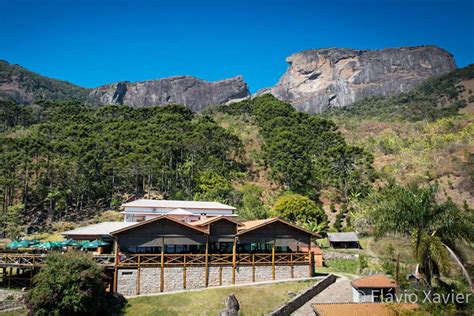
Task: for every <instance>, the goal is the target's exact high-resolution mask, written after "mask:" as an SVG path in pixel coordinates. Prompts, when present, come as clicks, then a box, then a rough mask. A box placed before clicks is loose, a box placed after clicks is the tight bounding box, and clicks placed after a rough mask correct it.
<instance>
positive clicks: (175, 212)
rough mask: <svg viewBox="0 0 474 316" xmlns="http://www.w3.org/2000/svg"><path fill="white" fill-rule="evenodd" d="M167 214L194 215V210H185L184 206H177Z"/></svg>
mask: <svg viewBox="0 0 474 316" xmlns="http://www.w3.org/2000/svg"><path fill="white" fill-rule="evenodd" d="M166 214H167V215H194V213H193V212H190V211H186V210H183V209H182V208H175V209H174V210H172V211H169V212H168V213H166Z"/></svg>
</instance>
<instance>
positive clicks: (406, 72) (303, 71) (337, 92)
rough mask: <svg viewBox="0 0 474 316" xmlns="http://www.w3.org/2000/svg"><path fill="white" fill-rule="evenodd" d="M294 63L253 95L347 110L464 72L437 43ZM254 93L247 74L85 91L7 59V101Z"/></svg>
mask: <svg viewBox="0 0 474 316" xmlns="http://www.w3.org/2000/svg"><path fill="white" fill-rule="evenodd" d="M286 60H287V62H288V63H289V67H288V69H287V71H286V72H285V73H284V74H283V75H282V76H281V78H280V79H279V81H278V83H277V84H276V85H275V86H273V87H269V88H264V89H261V90H259V91H258V92H257V93H255V94H254V95H253V96H258V95H262V94H266V93H271V94H273V95H274V96H276V97H277V98H278V99H280V100H282V101H285V102H289V103H290V104H291V105H292V106H293V107H295V108H296V109H297V110H299V111H302V112H309V113H320V112H323V111H325V110H327V109H330V108H339V107H345V106H348V105H350V104H353V103H355V102H357V101H359V100H361V99H364V98H366V97H370V96H391V95H394V94H397V93H400V92H406V91H409V90H411V89H413V88H415V87H416V86H418V85H419V84H421V82H423V81H424V80H426V79H428V78H431V77H436V76H439V75H443V74H445V73H447V72H449V71H451V70H454V69H456V64H455V62H454V57H453V55H452V54H451V53H449V52H448V51H446V50H444V49H442V48H439V47H437V46H434V45H423V46H405V47H399V48H384V49H379V50H361V49H350V48H323V49H308V50H303V51H300V52H297V53H294V54H292V55H291V56H289V57H287V59H286ZM253 96H252V95H251V94H250V92H249V88H248V85H247V83H246V82H245V81H244V79H243V77H242V76H235V77H231V78H227V79H224V80H218V81H206V80H202V79H199V78H196V77H193V76H188V75H180V76H172V77H167V78H161V79H153V80H143V81H136V82H131V81H118V82H113V83H109V84H105V85H101V86H99V87H96V88H83V87H80V86H77V85H74V84H72V83H70V82H67V81H61V80H57V79H53V78H48V77H45V76H42V75H40V74H37V73H34V72H32V71H29V70H28V69H26V68H24V67H22V66H19V65H11V64H9V63H8V62H6V61H3V62H1V63H0V98H3V99H13V100H15V101H16V102H18V103H32V102H34V101H36V100H39V99H57V100H78V101H84V102H86V103H89V104H93V105H100V104H124V105H130V106H133V107H142V106H152V105H165V104H172V103H178V104H183V105H185V106H187V107H188V108H190V109H191V110H193V111H195V112H200V111H202V110H204V109H205V108H207V107H208V106H211V105H222V104H226V103H229V102H237V101H241V100H243V99H246V98H251V97H253Z"/></svg>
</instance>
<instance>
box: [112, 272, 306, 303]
mask: <svg viewBox="0 0 474 316" xmlns="http://www.w3.org/2000/svg"><path fill="white" fill-rule="evenodd" d="M208 269H209V270H208V280H207V281H208V286H209V287H212V286H220V285H232V267H231V266H210V267H209V268H208ZM291 270H293V273H292V271H291ZM138 272H139V271H138V269H119V270H118V271H117V292H119V293H121V294H123V295H125V296H130V295H138V294H150V293H159V292H161V268H160V267H157V268H140V282H138ZM309 276H310V275H309V266H308V265H294V266H293V267H291V266H289V265H277V266H275V280H284V279H291V278H294V279H300V278H307V277H309ZM253 278H254V272H253V267H252V266H237V267H236V269H235V284H244V283H251V282H253ZM163 279H164V282H163V292H170V291H177V290H184V289H197V288H204V287H206V271H205V267H203V266H191V267H186V269H185V268H184V267H164V268H163ZM271 280H273V273H272V266H270V265H268V266H255V282H262V281H271Z"/></svg>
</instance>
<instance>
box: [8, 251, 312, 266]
mask: <svg viewBox="0 0 474 316" xmlns="http://www.w3.org/2000/svg"><path fill="white" fill-rule="evenodd" d="M47 256H48V255H47V254H16V253H3V254H0V268H1V267H5V268H6V267H15V268H31V267H40V266H41V265H43V264H44V262H45V260H46V258H47ZM91 257H92V259H94V260H95V261H96V262H97V263H98V264H100V265H101V266H105V267H114V266H115V255H113V254H109V255H92V256H91ZM308 262H309V254H308V253H306V252H301V253H275V254H271V253H256V254H250V253H240V254H236V256H235V261H234V258H233V255H232V254H208V255H206V254H125V255H122V256H121V257H117V267H127V268H134V267H138V266H161V265H162V264H163V265H165V266H173V265H178V266H181V265H204V264H208V265H231V264H233V263H234V264H238V265H271V264H275V265H278V264H290V265H292V264H307V263H308Z"/></svg>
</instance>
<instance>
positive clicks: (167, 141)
mask: <svg viewBox="0 0 474 316" xmlns="http://www.w3.org/2000/svg"><path fill="white" fill-rule="evenodd" d="M2 121H3V122H5V123H4V132H3V133H2V134H1V137H0V144H1V148H2V151H1V160H0V164H1V165H0V186H1V190H2V197H3V199H2V202H3V203H2V204H3V207H4V211H5V210H6V208H7V207H8V206H11V205H13V204H18V203H22V204H23V207H24V210H23V212H24V214H25V215H27V216H26V217H24V218H25V220H27V221H28V220H29V221H38V222H42V221H44V220H46V219H47V220H60V219H69V220H72V219H73V218H74V217H69V218H68V214H69V213H71V215H74V216H75V217H79V218H86V217H87V216H91V215H92V214H88V212H91V211H93V210H94V209H105V208H107V207H114V206H116V205H117V204H120V203H121V202H122V200H121V196H122V194H135V195H143V194H144V193H145V192H146V193H148V194H150V193H151V192H153V191H158V192H159V193H160V194H162V195H163V196H164V197H165V198H176V199H180V198H183V199H184V198H193V196H194V195H195V194H201V193H202V194H204V193H209V192H208V191H211V189H208V188H207V186H209V185H211V186H212V185H214V183H213V181H218V180H219V178H220V177H223V178H225V179H227V178H229V179H230V178H232V177H234V174H236V173H237V174H238V173H239V172H241V171H242V170H245V169H244V167H243V165H242V162H241V161H240V159H239V157H240V150H241V143H240V141H239V139H238V138H237V137H236V136H234V135H232V134H230V133H228V132H227V131H226V130H225V129H223V128H221V127H219V126H217V124H216V123H215V122H214V121H213V120H212V119H211V118H209V117H206V116H199V117H198V116H196V115H195V114H193V113H192V112H191V111H190V110H188V109H186V108H185V107H183V106H178V105H169V106H165V107H150V108H141V109H133V108H129V107H125V106H105V107H101V108H99V109H95V108H90V107H86V106H84V105H81V104H78V103H71V102H69V103H61V102H39V103H38V104H37V105H35V106H31V107H30V106H22V105H20V106H19V105H16V104H13V103H2ZM116 197H117V199H116ZM35 217H36V218H35Z"/></svg>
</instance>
